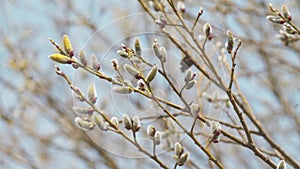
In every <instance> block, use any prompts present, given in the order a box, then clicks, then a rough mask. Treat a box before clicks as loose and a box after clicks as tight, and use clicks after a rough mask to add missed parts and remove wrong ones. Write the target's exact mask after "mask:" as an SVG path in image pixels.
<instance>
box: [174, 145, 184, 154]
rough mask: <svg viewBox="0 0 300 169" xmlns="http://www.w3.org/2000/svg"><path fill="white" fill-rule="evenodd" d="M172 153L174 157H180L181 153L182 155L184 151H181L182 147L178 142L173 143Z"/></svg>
mask: <svg viewBox="0 0 300 169" xmlns="http://www.w3.org/2000/svg"><path fill="white" fill-rule="evenodd" d="M174 151H175V155H176V156H177V157H180V156H181V155H182V153H183V151H184V150H183V147H182V145H181V144H180V143H179V142H176V143H175V146H174Z"/></svg>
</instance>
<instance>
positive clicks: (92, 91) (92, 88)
mask: <svg viewBox="0 0 300 169" xmlns="http://www.w3.org/2000/svg"><path fill="white" fill-rule="evenodd" d="M88 99H89V101H90V102H91V103H93V104H95V103H96V101H97V93H96V89H95V85H94V83H91V84H90V85H89V87H88Z"/></svg>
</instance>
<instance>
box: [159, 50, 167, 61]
mask: <svg viewBox="0 0 300 169" xmlns="http://www.w3.org/2000/svg"><path fill="white" fill-rule="evenodd" d="M159 52H160V56H161V58H160V60H161V62H163V63H165V62H166V61H167V51H166V48H165V47H160V48H159Z"/></svg>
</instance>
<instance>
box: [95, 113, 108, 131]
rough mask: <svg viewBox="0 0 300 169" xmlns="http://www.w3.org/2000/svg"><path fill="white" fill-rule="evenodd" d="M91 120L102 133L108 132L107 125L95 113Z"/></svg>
mask: <svg viewBox="0 0 300 169" xmlns="http://www.w3.org/2000/svg"><path fill="white" fill-rule="evenodd" d="M92 118H93V120H94V122H95V123H96V125H97V127H98V128H99V129H100V130H102V131H107V130H108V123H107V122H106V121H104V119H103V117H102V116H100V115H99V114H97V113H95V114H93V117H92Z"/></svg>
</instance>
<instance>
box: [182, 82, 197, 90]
mask: <svg viewBox="0 0 300 169" xmlns="http://www.w3.org/2000/svg"><path fill="white" fill-rule="evenodd" d="M196 83H197V81H196V80H191V81H189V82H188V83H187V84H186V86H185V88H186V89H187V90H189V89H191V88H192V87H194V85H195V84H196Z"/></svg>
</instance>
